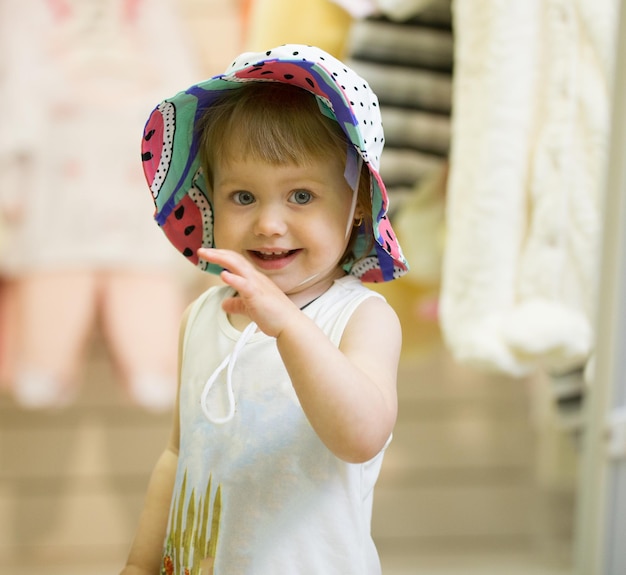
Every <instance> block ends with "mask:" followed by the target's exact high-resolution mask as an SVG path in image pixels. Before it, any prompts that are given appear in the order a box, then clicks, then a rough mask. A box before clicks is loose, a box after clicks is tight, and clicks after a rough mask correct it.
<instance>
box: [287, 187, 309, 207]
mask: <svg viewBox="0 0 626 575" xmlns="http://www.w3.org/2000/svg"><path fill="white" fill-rule="evenodd" d="M289 199H290V201H292V202H294V203H295V204H300V205H304V204H308V203H309V202H310V201H311V200H312V199H313V195H312V194H311V192H307V191H306V190H295V191H294V192H293V193H292V194H291V197H290V198H289Z"/></svg>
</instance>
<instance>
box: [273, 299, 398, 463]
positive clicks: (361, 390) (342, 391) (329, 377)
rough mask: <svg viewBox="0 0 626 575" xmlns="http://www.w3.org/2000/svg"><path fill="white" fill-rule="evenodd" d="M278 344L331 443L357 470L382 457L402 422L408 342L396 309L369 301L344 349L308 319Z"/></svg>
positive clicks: (301, 317) (295, 323) (310, 413)
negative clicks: (400, 387) (399, 388)
mask: <svg viewBox="0 0 626 575" xmlns="http://www.w3.org/2000/svg"><path fill="white" fill-rule="evenodd" d="M298 311H299V310H298ZM276 341H277V344H278V349H279V351H280V354H281V357H282V358H283V361H284V363H285V366H286V367H287V371H288V372H289V375H290V377H291V381H292V383H293V386H294V389H295V390H296V393H297V394H298V398H299V400H300V403H301V405H302V408H303V410H304V412H305V413H306V415H307V418H308V419H309V421H310V423H311V425H312V426H313V428H314V429H315V431H316V433H317V434H318V435H319V437H320V439H321V440H322V441H323V442H324V444H325V445H326V446H327V447H328V448H329V449H330V450H331V451H332V452H333V453H334V454H335V455H336V456H337V457H340V458H341V459H344V460H345V461H349V462H352V463H359V462H364V461H368V460H369V459H371V458H372V457H374V456H375V455H376V454H377V453H378V452H379V451H380V450H381V449H382V448H383V446H384V445H385V443H386V442H387V440H388V439H389V437H390V435H391V432H392V430H393V426H394V424H395V421H396V416H397V393H396V378H397V370H398V361H399V355H400V347H401V341H402V335H401V329H400V323H399V321H398V318H397V316H396V314H395V312H394V311H393V309H392V308H391V307H390V306H389V305H388V304H387V303H386V302H385V301H384V300H382V299H379V298H369V299H367V300H365V301H364V302H363V303H362V304H361V305H360V306H359V307H358V308H357V310H356V311H355V312H354V314H353V315H352V317H351V318H350V321H349V322H348V325H347V326H346V329H345V331H344V334H343V337H342V340H341V344H340V346H339V348H336V347H335V346H334V345H333V343H332V342H331V341H330V340H329V339H328V337H327V336H326V335H325V334H324V332H323V331H322V330H321V329H319V328H318V326H317V325H316V324H315V323H314V322H313V321H312V320H311V319H310V318H309V317H307V316H306V315H305V314H303V313H301V312H300V313H298V314H294V318H293V320H292V321H290V322H288V323H287V324H286V325H285V327H284V328H283V329H282V331H281V332H280V334H279V335H278V337H277V340H276Z"/></svg>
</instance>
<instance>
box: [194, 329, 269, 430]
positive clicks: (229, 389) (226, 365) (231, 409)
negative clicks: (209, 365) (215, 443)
mask: <svg viewBox="0 0 626 575" xmlns="http://www.w3.org/2000/svg"><path fill="white" fill-rule="evenodd" d="M256 329H257V325H256V323H254V322H250V323H249V324H248V326H247V327H246V329H244V330H243V333H242V334H241V337H240V338H239V339H238V340H237V342H236V343H235V347H234V348H233V351H232V352H231V353H230V354H229V355H227V356H226V357H225V358H224V361H222V363H221V364H220V365H219V367H218V368H217V369H216V370H215V371H214V372H213V374H212V375H211V377H209V379H208V380H207V382H206V383H205V384H204V389H203V390H202V395H201V396H200V406H201V407H202V411H203V412H204V415H205V416H206V418H207V419H208V420H209V421H211V422H213V423H217V424H222V423H227V422H229V421H230V420H231V419H232V418H233V416H234V415H235V393H234V392H233V379H232V375H233V369H234V367H235V363H236V361H237V357H238V356H239V353H240V352H241V350H242V348H243V346H244V345H246V343H248V341H249V340H250V338H251V337H252V335H253V334H254V332H255V331H256ZM224 369H226V394H227V397H228V413H227V414H226V415H225V416H224V417H215V416H213V415H211V414H210V413H209V407H208V405H207V399H208V395H209V392H210V391H211V388H212V387H213V384H214V383H215V381H216V380H217V378H218V376H219V375H220V373H222V371H224Z"/></svg>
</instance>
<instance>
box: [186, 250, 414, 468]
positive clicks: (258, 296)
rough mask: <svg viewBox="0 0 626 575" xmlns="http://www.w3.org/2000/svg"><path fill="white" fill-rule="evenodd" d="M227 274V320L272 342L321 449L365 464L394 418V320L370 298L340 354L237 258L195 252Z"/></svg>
mask: <svg viewBox="0 0 626 575" xmlns="http://www.w3.org/2000/svg"><path fill="white" fill-rule="evenodd" d="M198 255H200V257H202V258H203V259H206V260H208V261H211V262H214V263H217V264H219V265H221V266H222V267H224V268H225V269H227V270H228V271H224V272H222V276H221V277H222V280H223V281H224V282H225V283H226V284H228V285H230V286H232V287H233V288H234V289H235V290H236V291H237V292H238V294H239V297H237V298H230V299H228V300H226V301H225V302H224V304H223V307H224V309H225V311H226V312H227V313H232V314H244V315H247V316H248V317H249V318H250V319H252V320H253V321H254V322H255V323H256V324H257V325H258V326H259V328H260V329H261V330H262V331H263V332H265V333H266V334H267V335H270V336H273V337H275V338H276V341H277V345H278V350H279V352H280V354H281V357H282V359H283V362H284V364H285V366H286V367H287V371H288V372H289V376H290V377H291V381H292V383H293V386H294V389H295V391H296V393H297V394H298V398H299V400H300V403H301V405H302V409H303V410H304V412H305V414H306V416H307V418H308V419H309V421H310V423H311V425H312V426H313V428H314V429H315V431H316V433H317V434H318V436H319V437H320V439H321V440H322V441H323V442H324V444H325V445H326V446H327V447H328V448H329V449H330V450H331V451H332V452H333V453H334V454H335V455H336V456H337V457H340V458H341V459H344V460H345V461H349V462H353V463H357V462H363V461H368V460H369V459H371V458H372V457H374V456H375V455H376V454H377V453H378V452H379V451H380V450H381V449H382V448H383V447H384V445H385V443H386V442H387V440H388V439H389V436H390V435H391V431H392V429H393V426H394V424H395V420H396V414H397V395H396V378H397V371H398V361H399V356H400V347H401V343H402V335H401V330H400V322H399V321H398V317H397V316H396V314H395V312H394V311H393V309H392V308H391V306H389V305H388V304H387V303H386V302H385V301H384V300H382V299H380V298H374V297H372V298H369V299H367V300H365V301H364V302H363V303H362V304H361V305H360V306H359V307H358V308H357V310H356V311H355V312H354V314H353V315H352V317H351V318H350V320H349V322H348V325H347V326H346V329H345V331H344V334H343V337H342V340H341V343H340V346H339V348H337V347H336V346H335V345H334V344H333V343H332V342H331V341H330V340H329V339H328V337H327V336H326V334H324V332H323V331H322V330H321V329H320V328H319V327H318V326H317V325H316V324H315V322H314V321H313V320H311V319H310V318H309V317H307V316H306V315H305V314H304V313H302V312H301V311H300V310H299V309H298V307H297V306H296V305H295V304H294V303H293V302H292V301H291V300H290V299H289V298H288V297H287V296H286V295H285V294H284V293H283V292H282V291H281V290H280V289H279V288H278V287H277V286H276V284H274V282H272V281H271V280H270V279H269V278H268V277H266V276H265V275H263V274H261V273H259V272H258V271H256V270H255V269H254V267H253V266H252V264H250V263H249V262H248V261H246V260H245V258H243V257H242V256H240V255H239V254H236V253H235V252H232V251H229V250H219V249H210V250H206V249H200V250H198Z"/></svg>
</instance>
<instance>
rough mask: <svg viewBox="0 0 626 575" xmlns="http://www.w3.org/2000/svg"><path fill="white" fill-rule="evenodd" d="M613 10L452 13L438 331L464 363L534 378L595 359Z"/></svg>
mask: <svg viewBox="0 0 626 575" xmlns="http://www.w3.org/2000/svg"><path fill="white" fill-rule="evenodd" d="M615 14H616V2H615V0H512V1H508V2H500V1H497V0H464V1H462V2H455V3H454V4H453V17H454V30H455V72H454V87H453V90H454V94H453V121H452V146H451V169H450V180H449V188H448V208H447V210H448V211H447V233H448V237H447V240H446V241H447V243H446V253H445V258H444V270H443V284H442V294H441V321H442V329H443V333H444V337H445V340H446V342H447V345H448V346H449V348H450V349H451V351H452V353H453V354H454V356H455V357H456V358H457V359H458V360H459V361H463V362H468V363H470V364H474V365H477V366H480V367H483V368H488V369H492V370H496V371H500V372H505V373H508V374H512V375H516V376H518V375H524V374H527V373H529V372H531V371H533V370H534V369H536V368H538V367H542V368H545V369H548V370H552V371H559V370H563V369H568V368H571V367H573V366H577V365H581V364H584V363H585V361H586V359H587V358H588V356H589V354H590V352H591V350H592V347H593V340H594V334H593V324H594V303H595V298H596V292H597V285H596V284H597V274H598V263H599V262H598V260H599V231H600V226H601V210H602V198H601V193H600V192H601V191H602V190H603V187H602V186H603V178H604V164H605V159H606V156H607V145H608V133H609V109H610V92H611V91H610V79H611V70H612V52H613V44H614V38H615V30H614V28H615V27H614V23H615Z"/></svg>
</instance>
